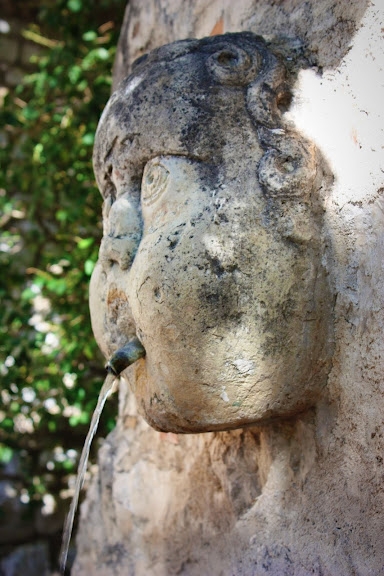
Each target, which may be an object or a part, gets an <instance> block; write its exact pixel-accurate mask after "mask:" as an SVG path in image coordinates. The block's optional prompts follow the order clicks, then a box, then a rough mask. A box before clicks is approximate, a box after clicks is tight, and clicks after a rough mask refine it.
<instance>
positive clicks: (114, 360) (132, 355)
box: [60, 338, 145, 574]
mask: <svg viewBox="0 0 384 576" xmlns="http://www.w3.org/2000/svg"><path fill="white" fill-rule="evenodd" d="M144 356H145V349H144V347H143V345H142V344H141V342H140V340H139V339H138V338H133V339H132V340H130V341H129V342H127V343H126V344H125V345H124V346H123V347H122V348H119V349H118V350H117V351H116V352H115V353H114V354H113V355H112V357H111V358H110V360H109V362H108V364H107V366H106V368H107V372H108V375H107V377H106V379H105V380H104V384H103V386H102V388H101V390H100V394H99V397H98V399H97V405H96V408H95V411H94V413H93V415H92V420H91V424H90V426H89V431H88V434H87V437H86V439H85V442H84V446H83V450H82V452H81V458H80V462H79V468H78V471H77V478H76V484H75V493H74V495H73V498H72V502H71V506H70V508H69V512H68V516H67V518H66V519H65V524H64V530H63V541H62V544H61V551H60V571H61V573H62V574H64V571H65V565H66V563H67V556H68V548H69V543H70V541H71V534H72V528H73V522H74V519H75V514H76V509H77V504H78V502H79V495H80V490H81V488H82V487H83V483H84V477H85V473H86V470H87V463H88V457H89V450H90V448H91V443H92V439H93V437H94V435H95V433H96V430H97V426H98V424H99V420H100V416H101V413H102V411H103V408H104V404H105V401H106V400H107V398H108V396H109V394H110V393H111V391H112V388H113V384H114V382H115V379H116V378H117V377H118V376H119V374H121V372H122V371H123V370H125V368H128V366H130V365H131V364H133V362H136V360H138V359H139V358H143V357H144Z"/></svg>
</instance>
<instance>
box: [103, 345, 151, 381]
mask: <svg viewBox="0 0 384 576" xmlns="http://www.w3.org/2000/svg"><path fill="white" fill-rule="evenodd" d="M144 356H145V348H144V346H143V345H142V343H141V342H140V340H139V339H138V338H133V339H132V340H130V341H129V342H127V343H126V344H124V346H122V347H121V348H119V349H118V350H116V352H115V353H114V354H112V356H111V358H110V359H109V361H108V363H107V365H106V370H107V372H108V374H113V375H114V376H119V374H121V372H122V371H123V370H125V368H128V366H130V365H131V364H133V363H134V362H136V360H139V358H144Z"/></svg>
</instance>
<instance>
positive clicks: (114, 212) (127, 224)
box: [99, 198, 142, 270]
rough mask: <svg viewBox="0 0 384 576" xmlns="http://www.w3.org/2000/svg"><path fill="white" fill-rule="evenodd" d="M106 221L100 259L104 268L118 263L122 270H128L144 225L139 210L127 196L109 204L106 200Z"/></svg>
mask: <svg viewBox="0 0 384 576" xmlns="http://www.w3.org/2000/svg"><path fill="white" fill-rule="evenodd" d="M104 223H105V224H104V236H103V239H102V241H101V245H100V252H99V260H100V262H101V264H102V266H103V268H108V267H110V266H111V265H113V264H114V263H117V264H118V265H119V266H120V268H121V270H127V269H128V268H129V267H130V266H131V263H132V261H133V258H134V257H135V254H136V251H137V248H138V246H139V243H140V238H141V228H142V226H141V218H140V214H139V210H138V209H137V207H136V206H135V205H134V204H133V203H132V202H131V201H130V200H129V199H127V198H119V199H118V200H116V201H115V202H114V203H113V204H112V203H111V202H110V203H109V205H108V201H106V206H105V213H104Z"/></svg>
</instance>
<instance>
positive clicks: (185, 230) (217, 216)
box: [90, 33, 333, 432]
mask: <svg viewBox="0 0 384 576" xmlns="http://www.w3.org/2000/svg"><path fill="white" fill-rule="evenodd" d="M289 101H290V91H289V77H288V75H287V72H286V69H285V66H284V64H283V62H282V60H281V58H278V57H277V56H276V55H274V54H273V52H271V51H270V50H269V49H268V47H267V45H266V43H265V42H264V40H263V39H262V38H260V37H258V36H255V35H253V34H252V33H238V34H227V35H223V36H216V37H212V38H207V39H203V40H185V41H179V42H175V43H173V44H170V45H168V46H164V47H162V48H159V49H157V50H155V51H153V52H152V53H150V54H149V55H148V56H145V57H143V58H142V59H140V60H139V61H137V63H136V65H135V67H134V71H133V73H132V75H131V76H129V77H128V78H127V79H126V80H125V81H124V82H123V83H122V84H121V85H120V87H119V89H118V90H117V92H115V93H114V95H113V96H112V98H111V100H110V102H109V103H108V105H107V107H106V110H105V112H104V114H103V116H102V118H101V121H100V125H99V128H98V132H97V138H96V146H95V154H94V163H95V172H96V177H97V181H98V185H99V187H100V190H101V192H102V195H103V197H104V208H103V218H104V237H103V240H102V244H101V249H100V256H99V262H98V264H97V266H96V268H95V272H94V274H93V278H92V284H91V298H90V301H91V313H92V322H93V329H94V333H95V336H96V339H97V341H98V343H99V346H100V348H101V349H102V351H103V352H104V354H105V355H106V357H109V356H110V355H111V354H112V353H113V352H114V351H115V350H116V349H117V348H119V347H121V346H122V345H124V344H125V342H126V341H127V340H129V339H130V338H132V337H134V336H135V335H136V334H137V336H138V337H139V339H140V340H141V342H142V344H143V345H144V347H145V350H146V357H145V359H143V360H139V361H138V362H137V363H136V365H135V368H134V370H135V375H134V378H133V379H132V378H131V381H132V380H133V381H134V394H135V396H136V398H137V400H138V405H139V409H140V410H141V412H142V414H143V415H144V417H145V418H146V420H147V421H148V422H149V423H150V424H151V425H152V426H153V427H154V428H156V429H158V430H162V431H172V432H205V431H214V430H227V429H231V428H238V427H242V426H245V425H250V424H254V423H262V422H268V421H269V420H271V419H278V418H283V417H287V416H290V415H294V414H297V413H299V412H300V411H303V410H305V409H307V408H309V407H311V406H313V405H314V403H315V402H316V400H317V399H318V398H319V396H320V395H321V393H322V390H323V388H324V386H325V385H326V380H327V374H328V371H329V368H330V359H331V353H332V305H333V297H332V292H331V289H330V284H329V281H328V277H327V270H326V267H325V266H326V264H325V257H324V238H323V235H322V234H323V233H322V230H323V222H322V215H323V209H322V199H323V194H324V191H323V185H324V181H325V174H324V170H323V163H322V161H321V159H320V157H319V155H318V154H317V151H316V148H315V147H314V145H312V144H311V143H309V142H308V141H306V140H304V139H303V138H302V137H301V136H300V135H298V133H297V132H295V130H294V129H293V128H292V127H291V126H290V125H288V124H287V123H286V122H285V121H284V117H283V113H284V111H285V110H286V108H287V105H288V104H289Z"/></svg>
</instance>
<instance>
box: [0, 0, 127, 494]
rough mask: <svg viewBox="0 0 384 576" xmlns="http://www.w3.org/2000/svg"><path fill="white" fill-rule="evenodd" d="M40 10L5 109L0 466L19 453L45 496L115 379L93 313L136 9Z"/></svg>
mask: <svg viewBox="0 0 384 576" xmlns="http://www.w3.org/2000/svg"><path fill="white" fill-rule="evenodd" d="M38 4H39V6H40V10H39V15H40V16H39V25H38V26H37V25H36V24H33V25H31V26H30V27H29V29H28V30H27V32H28V34H29V35H28V38H33V39H35V41H36V42H38V43H39V48H40V52H39V55H36V56H34V57H33V64H34V67H35V70H34V72H33V73H31V74H29V75H28V76H26V77H25V78H24V80H23V82H22V84H21V85H20V86H18V88H17V89H16V90H15V92H14V93H9V94H8V95H7V96H6V98H5V101H4V105H3V107H2V109H0V126H1V127H2V128H1V130H0V132H1V133H0V142H1V144H0V165H1V171H0V226H1V240H0V267H1V276H0V298H1V302H2V311H3V312H2V322H1V324H0V374H1V379H2V386H1V388H2V390H1V396H0V442H1V443H0V466H2V465H6V463H7V462H8V461H9V459H10V458H11V457H12V454H13V453H15V454H17V455H18V457H19V458H21V460H22V461H23V466H24V468H25V470H26V478H27V484H28V485H27V487H26V489H27V490H28V492H29V495H30V497H31V498H34V499H37V500H38V499H39V498H41V497H42V494H44V492H45V491H47V490H50V486H52V485H54V486H56V488H55V490H56V492H57V493H58V492H59V489H60V487H61V488H62V487H64V486H65V481H66V476H67V474H68V472H73V470H74V466H75V462H76V452H74V451H73V449H75V450H76V451H77V452H78V451H79V450H80V449H81V445H82V442H83V439H84V437H85V432H86V427H87V424H88V423H89V421H90V416H91V413H92V411H93V408H94V406H95V404H96V397H97V395H98V392H99V389H100V387H101V384H102V380H103V378H104V368H103V363H104V361H103V359H102V357H101V355H100V353H99V351H98V349H97V346H96V344H95V342H94V338H93V335H92V331H91V326H90V320H89V313H88V283H89V277H90V274H91V273H92V269H93V266H94V263H95V261H96V258H97V251H98V245H99V241H100V237H101V228H100V196H99V193H98V191H97V189H96V187H95V182H94V177H93V172H92V164H91V157H92V145H93V139H94V133H95V130H96V126H97V122H98V119H99V117H100V114H101V112H102V109H103V106H104V105H105V103H106V101H107V99H108V97H109V93H110V87H111V68H112V63H113V59H114V55H115V47H116V45H117V39H118V27H119V23H120V22H121V21H122V16H123V11H124V7H125V4H126V2H125V0H124V1H123V0H109V1H104V2H103V1H102V0H99V1H98V2H94V1H90V0H89V1H86V0H55V1H52V0H50V1H48V0H47V1H46V2H39V3H38ZM42 46H43V47H45V48H43V49H42V48H41V47H42ZM112 404H113V403H112ZM115 412H116V403H114V404H113V405H111V403H110V404H109V407H108V406H107V409H106V415H104V417H103V419H102V423H101V431H102V433H104V434H105V432H106V431H107V430H108V429H110V428H111V427H112V426H113V423H114V415H115Z"/></svg>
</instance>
